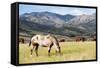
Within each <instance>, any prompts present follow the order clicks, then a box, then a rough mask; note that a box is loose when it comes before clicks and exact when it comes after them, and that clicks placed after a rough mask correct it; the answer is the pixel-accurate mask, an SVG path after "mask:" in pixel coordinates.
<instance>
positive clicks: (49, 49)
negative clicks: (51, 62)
mask: <svg viewBox="0 0 100 68" xmlns="http://www.w3.org/2000/svg"><path fill="white" fill-rule="evenodd" d="M52 46H53V45H50V46H49V48H48V56H50V51H51V48H52Z"/></svg>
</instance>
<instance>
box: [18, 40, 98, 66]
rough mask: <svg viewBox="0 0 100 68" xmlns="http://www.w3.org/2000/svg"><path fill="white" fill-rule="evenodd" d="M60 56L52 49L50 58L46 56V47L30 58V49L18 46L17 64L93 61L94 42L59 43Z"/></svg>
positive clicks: (23, 45) (25, 46)
mask: <svg viewBox="0 0 100 68" xmlns="http://www.w3.org/2000/svg"><path fill="white" fill-rule="evenodd" d="M60 46H61V52H62V55H61V56H57V55H56V54H55V49H54V48H52V50H51V56H50V57H49V56H48V48H47V47H39V51H38V54H39V56H38V57H37V56H35V52H34V51H33V56H32V57H31V56H30V47H29V46H28V43H27V44H21V43H20V44H19V63H20V64H25V63H41V62H59V61H77V60H95V59H96V42H94V41H86V42H61V43H60Z"/></svg>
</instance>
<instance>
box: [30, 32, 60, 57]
mask: <svg viewBox="0 0 100 68" xmlns="http://www.w3.org/2000/svg"><path fill="white" fill-rule="evenodd" d="M29 46H30V47H31V56H32V52H33V49H34V48H35V53H36V56H38V47H39V46H41V47H48V56H50V51H51V48H52V46H54V47H55V49H56V53H57V54H59V55H60V54H61V49H60V46H59V42H58V40H57V38H56V37H55V36H52V35H49V34H48V35H46V36H45V35H35V36H33V37H32V38H31V40H30V43H29Z"/></svg>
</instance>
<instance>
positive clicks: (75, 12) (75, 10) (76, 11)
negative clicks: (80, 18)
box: [71, 9, 84, 15]
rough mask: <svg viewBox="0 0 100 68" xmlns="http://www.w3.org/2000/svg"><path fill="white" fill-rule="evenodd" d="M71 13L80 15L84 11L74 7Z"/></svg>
mask: <svg viewBox="0 0 100 68" xmlns="http://www.w3.org/2000/svg"><path fill="white" fill-rule="evenodd" d="M71 14H73V15H82V14H84V12H83V11H81V10H79V9H74V10H73V11H71Z"/></svg>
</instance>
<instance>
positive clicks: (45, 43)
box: [40, 40, 51, 47]
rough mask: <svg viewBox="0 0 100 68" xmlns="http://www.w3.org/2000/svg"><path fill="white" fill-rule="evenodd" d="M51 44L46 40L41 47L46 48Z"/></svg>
mask: <svg viewBox="0 0 100 68" xmlns="http://www.w3.org/2000/svg"><path fill="white" fill-rule="evenodd" d="M50 44H51V42H50V41H49V40H44V41H41V44H40V45H41V46H44V47H47V46H49V45H50Z"/></svg>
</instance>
